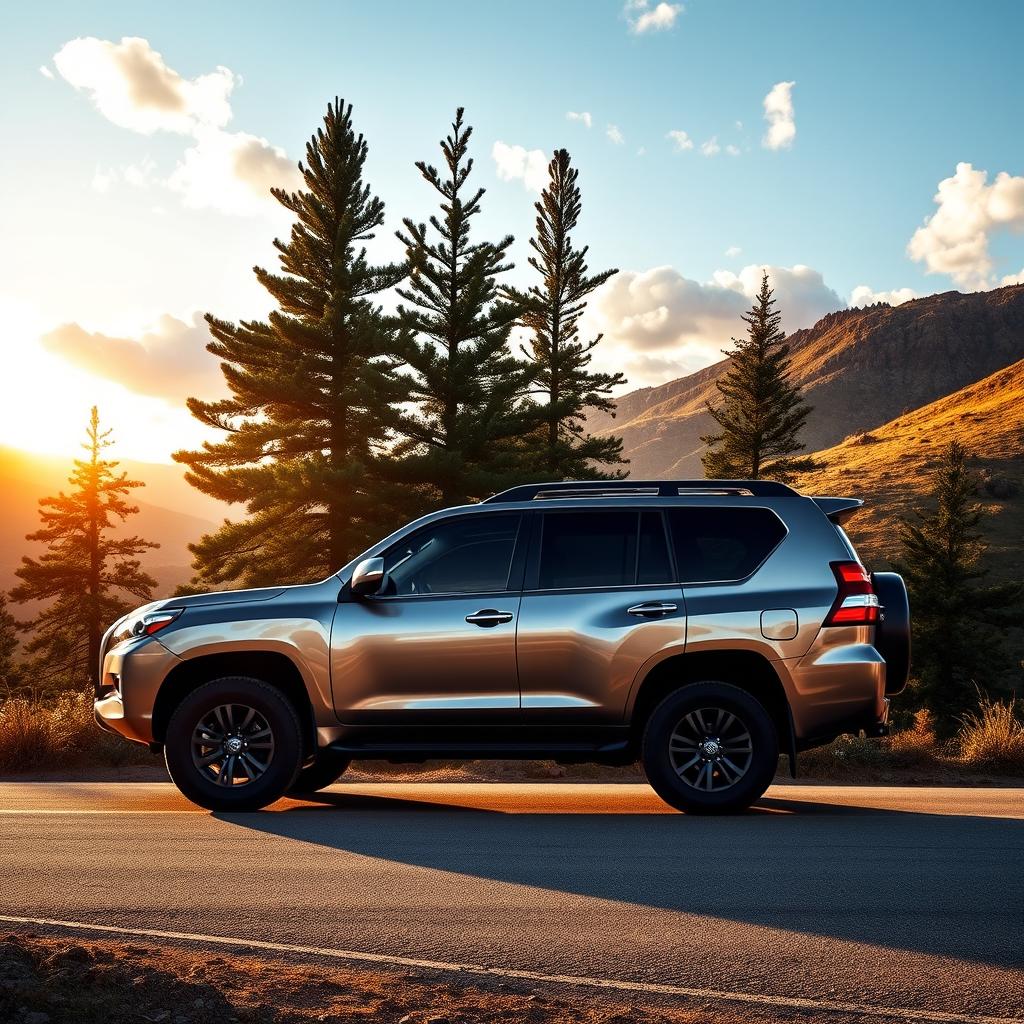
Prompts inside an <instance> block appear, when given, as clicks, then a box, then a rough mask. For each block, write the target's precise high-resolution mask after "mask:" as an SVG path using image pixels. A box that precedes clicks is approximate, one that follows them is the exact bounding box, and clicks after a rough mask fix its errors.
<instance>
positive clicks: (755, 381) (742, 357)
mask: <svg viewBox="0 0 1024 1024" xmlns="http://www.w3.org/2000/svg"><path fill="white" fill-rule="evenodd" d="M743 319H744V321H745V322H746V324H747V337H746V338H745V339H744V340H743V341H738V340H737V339H735V338H733V344H734V345H735V346H736V347H735V349H734V350H733V351H732V352H731V353H726V354H727V355H731V357H732V366H731V367H730V368H729V370H728V371H727V372H726V373H725V374H724V375H723V376H722V377H720V378H719V380H718V381H717V382H716V384H715V386H716V387H717V388H718V391H719V393H720V394H721V396H722V399H723V401H722V404H721V405H718V406H714V405H712V404H711V403H710V402H708V403H707V404H706V408H707V411H708V412H709V413H710V414H711V416H712V418H713V419H714V420H715V422H716V423H717V424H718V425H719V427H721V431H720V432H719V433H717V434H707V435H705V436H704V437H702V438H701V441H703V442H704V443H705V444H706V445H707V446H708V448H709V450H708V451H707V452H706V453H705V455H704V456H703V458H702V460H701V461H702V462H703V463H704V472H705V474H706V476H708V477H709V478H712V479H714V478H719V479H742V480H761V479H767V478H771V479H774V480H780V481H782V482H786V481H789V480H792V479H793V477H794V476H795V475H796V474H798V473H803V472H807V471H809V470H812V469H820V468H822V463H819V462H816V461H815V460H814V459H812V458H809V457H803V458H795V456H796V455H797V453H799V452H802V451H803V450H804V445H803V444H802V443H801V441H800V431H801V430H802V429H803V427H804V424H805V422H806V420H807V417H808V415H809V414H810V412H811V407H810V406H809V405H808V404H807V403H806V402H805V401H804V400H803V398H802V397H801V395H800V388H799V386H798V385H796V384H794V383H793V382H792V381H791V380H790V366H791V362H792V361H791V359H790V358H789V346H788V345H787V344H786V343H785V339H786V335H785V334H784V333H783V331H782V328H781V327H780V324H781V322H782V314H781V313H779V311H778V310H777V309H775V299H773V298H772V289H771V288H769V287H768V274H767V273H765V274H764V275H763V276H762V278H761V289H760V291H759V292H758V294H757V297H756V298H755V300H754V305H753V307H752V308H751V309H750V311H749V312H748V313H744V314H743Z"/></svg>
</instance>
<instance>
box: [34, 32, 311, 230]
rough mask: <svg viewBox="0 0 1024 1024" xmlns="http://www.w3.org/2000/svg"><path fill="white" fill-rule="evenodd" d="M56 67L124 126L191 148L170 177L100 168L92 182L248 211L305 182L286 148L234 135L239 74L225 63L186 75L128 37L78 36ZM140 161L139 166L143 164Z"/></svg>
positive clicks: (64, 49) (101, 186)
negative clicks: (173, 137)
mask: <svg viewBox="0 0 1024 1024" xmlns="http://www.w3.org/2000/svg"><path fill="white" fill-rule="evenodd" d="M53 62H54V66H55V67H56V68H57V71H58V72H59V73H60V75H61V76H62V77H63V78H64V79H65V80H66V81H67V82H69V83H70V84H71V85H72V86H74V87H75V88H76V89H78V90H80V91H82V92H85V93H86V94H88V96H89V97H90V99H91V100H92V102H93V104H94V105H95V106H96V109H97V110H98V111H99V112H100V113H101V114H103V116H104V117H106V118H107V119H108V120H109V121H111V122H113V123H114V124H116V125H119V126H120V127H122V128H127V129H129V130H131V131H135V132H140V133H142V134H144V135H150V134H152V133H153V132H158V131H159V132H171V133H174V134H178V135H186V136H189V137H190V138H191V139H192V143H191V145H189V146H188V148H187V149H186V150H185V152H184V153H183V154H182V158H181V161H180V162H179V163H178V165H177V167H176V168H175V169H174V171H172V172H171V174H170V175H169V176H165V177H158V176H156V175H155V174H153V173H152V167H150V168H149V169H148V170H147V173H146V174H145V176H144V180H143V178H142V177H140V176H139V175H138V174H135V175H134V177H133V174H132V171H131V167H129V168H127V169H125V170H124V171H123V172H109V171H107V172H100V173H98V174H97V176H96V177H95V178H94V179H93V184H94V186H95V187H97V188H99V189H100V190H105V189H107V188H109V187H110V186H111V185H113V184H114V183H115V182H119V181H122V180H123V181H125V182H127V183H128V184H134V185H143V184H150V183H152V184H159V185H165V186H167V187H169V188H171V189H172V190H174V191H176V192H178V193H179V194H180V195H181V197H182V201H183V202H184V203H185V205H186V206H190V207H194V208H201V209H216V210H221V211H222V212H225V213H232V214H241V215H250V214H257V213H261V212H264V211H268V210H277V204H276V203H275V202H274V200H273V198H272V197H271V195H270V187H271V186H272V185H278V186H280V187H282V188H287V189H293V188H296V187H298V185H299V183H300V178H299V173H298V170H297V169H296V167H295V165H294V164H293V163H292V162H291V161H290V160H289V159H288V158H287V156H286V155H285V153H284V150H282V149H280V148H279V147H277V146H273V145H271V144H270V143H269V142H268V141H267V140H266V139H261V138H259V137H257V136H255V135H250V134H248V133H246V132H229V131H226V130H225V128H224V126H225V125H226V124H227V123H228V121H230V120H231V103H230V97H231V92H232V90H233V89H234V87H235V85H236V84H237V83H238V81H239V79H238V78H237V77H236V76H235V75H234V74H233V73H232V72H231V71H230V70H229V69H228V68H225V67H218V68H217V69H216V70H214V71H212V72H210V73H209V74H206V75H199V76H198V77H196V78H191V79H189V78H183V77H182V76H181V75H180V74H178V72H177V71H175V70H174V69H173V68H170V67H168V66H167V64H166V63H165V62H164V59H163V56H162V55H161V54H160V53H158V52H157V51H156V50H154V49H153V48H152V47H151V46H150V44H149V42H148V41H147V40H145V39H140V38H137V37H126V38H124V39H122V40H121V41H120V42H119V43H114V42H110V41H109V40H104V39H95V38H92V37H88V38H83V39H73V40H71V41H70V42H68V43H65V44H64V46H63V47H61V49H60V50H59V51H58V52H57V53H56V54H55V55H54V58H53ZM138 166H141V165H138Z"/></svg>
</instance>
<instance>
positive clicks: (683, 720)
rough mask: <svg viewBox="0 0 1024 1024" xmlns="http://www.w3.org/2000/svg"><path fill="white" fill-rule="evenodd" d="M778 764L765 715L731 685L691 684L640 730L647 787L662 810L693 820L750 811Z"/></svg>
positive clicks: (658, 709)
mask: <svg viewBox="0 0 1024 1024" xmlns="http://www.w3.org/2000/svg"><path fill="white" fill-rule="evenodd" d="M778 760H779V739H778V734H777V733H776V730H775V725H774V723H773V722H772V720H771V716H770V715H769V714H768V712H767V711H766V710H765V708H764V706H763V705H762V704H761V703H760V702H759V701H758V700H756V699H755V698H754V697H752V696H751V695H750V694H749V693H747V692H746V691H745V690H741V689H740V688H739V687H737V686H732V685H730V684H729V683H719V682H704V683H695V684H693V685H692V686H684V687H682V688H681V689H679V690H676V691H674V692H673V693H670V694H669V695H668V696H667V697H666V698H665V699H664V700H663V701H662V702H661V703H660V704H659V705H658V706H657V707H656V708H655V709H654V711H653V712H652V714H651V717H650V718H649V719H648V721H647V727H646V729H645V730H644V739H643V762H644V769H645V770H646V772H647V778H648V780H649V781H650V783H651V786H652V787H653V788H654V790H655V792H656V793H657V794H658V796H660V797H661V798H662V800H664V801H665V802H666V803H669V804H671V805H672V806H673V807H677V808H678V809H679V810H681V811H688V812H689V813H691V814H727V813H730V812H733V811H739V810H743V809H744V808H746V807H749V806H750V805H751V804H752V803H753V802H754V801H755V800H757V799H758V798H759V797H761V796H762V795H763V794H764V791H765V790H766V789H767V788H768V786H769V785H770V783H771V781H772V778H773V777H774V775H775V769H776V766H777V764H778Z"/></svg>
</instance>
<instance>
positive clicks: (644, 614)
mask: <svg viewBox="0 0 1024 1024" xmlns="http://www.w3.org/2000/svg"><path fill="white" fill-rule="evenodd" d="M675 610H676V606H675V605H674V604H670V603H668V602H664V601H648V602H647V603H645V604H635V605H633V607H632V608H627V609H626V612H627V614H629V615H636V616H638V617H639V618H641V619H653V618H656V617H657V616H659V615H668V614H669V613H670V612H674V611H675Z"/></svg>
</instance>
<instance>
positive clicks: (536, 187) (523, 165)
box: [491, 141, 548, 192]
mask: <svg viewBox="0 0 1024 1024" xmlns="http://www.w3.org/2000/svg"><path fill="white" fill-rule="evenodd" d="M491 156H492V157H494V164H495V169H496V170H497V172H498V177H499V178H500V179H501V180H502V181H522V183H523V184H524V185H525V186H526V187H527V188H528V189H530V190H531V191H533V192H541V191H543V189H544V186H545V185H546V184H547V181H548V156H547V154H546V153H545V152H544V150H542V149H526V148H525V147H523V146H509V145H508V144H507V143H504V142H501V141H498V142H496V143H495V144H494V145H493V146H492V147H491Z"/></svg>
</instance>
